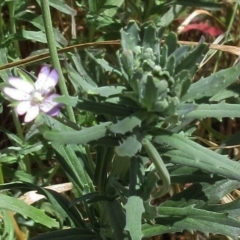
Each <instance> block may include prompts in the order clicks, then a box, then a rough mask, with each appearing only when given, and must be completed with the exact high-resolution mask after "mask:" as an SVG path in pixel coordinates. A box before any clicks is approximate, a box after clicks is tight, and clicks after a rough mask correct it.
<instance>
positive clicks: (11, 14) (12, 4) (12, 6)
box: [8, 1, 21, 58]
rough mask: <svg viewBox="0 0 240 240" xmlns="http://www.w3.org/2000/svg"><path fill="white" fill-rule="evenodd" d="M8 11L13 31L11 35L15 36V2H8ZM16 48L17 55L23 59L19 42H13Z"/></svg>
mask: <svg viewBox="0 0 240 240" xmlns="http://www.w3.org/2000/svg"><path fill="white" fill-rule="evenodd" d="M8 10H9V22H10V29H11V33H12V34H15V33H16V32H17V31H16V24H15V19H14V13H15V1H10V2H8ZM13 44H14V47H15V51H16V54H17V56H18V57H19V58H21V52H20V48H19V44H18V41H17V40H16V41H14V42H13Z"/></svg>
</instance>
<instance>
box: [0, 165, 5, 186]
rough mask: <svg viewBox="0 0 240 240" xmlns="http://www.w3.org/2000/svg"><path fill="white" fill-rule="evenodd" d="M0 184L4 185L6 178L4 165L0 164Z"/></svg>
mask: <svg viewBox="0 0 240 240" xmlns="http://www.w3.org/2000/svg"><path fill="white" fill-rule="evenodd" d="M0 184H4V177H3V171H2V164H1V163H0Z"/></svg>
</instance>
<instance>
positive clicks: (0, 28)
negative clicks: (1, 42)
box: [0, 5, 4, 39]
mask: <svg viewBox="0 0 240 240" xmlns="http://www.w3.org/2000/svg"><path fill="white" fill-rule="evenodd" d="M1 12H2V6H1V5H0V13H1ZM3 25H4V23H3V17H2V15H0V39H4V38H3Z"/></svg>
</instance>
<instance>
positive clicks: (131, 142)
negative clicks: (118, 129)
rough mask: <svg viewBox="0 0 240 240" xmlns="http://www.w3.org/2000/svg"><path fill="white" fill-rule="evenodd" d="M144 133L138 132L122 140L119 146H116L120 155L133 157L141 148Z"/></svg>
mask: <svg viewBox="0 0 240 240" xmlns="http://www.w3.org/2000/svg"><path fill="white" fill-rule="evenodd" d="M143 137H144V136H143V135H141V134H139V133H137V134H135V135H131V136H128V137H126V138H123V139H122V140H121V143H120V145H119V146H117V147H116V148H115V151H116V153H117V155H118V156H122V157H132V156H135V155H136V153H137V152H139V151H140V150H141V147H142V139H143Z"/></svg>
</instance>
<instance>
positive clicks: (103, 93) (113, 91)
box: [88, 86, 126, 98]
mask: <svg viewBox="0 0 240 240" xmlns="http://www.w3.org/2000/svg"><path fill="white" fill-rule="evenodd" d="M124 90H126V88H125V87H123V86H105V87H99V88H94V89H91V90H89V91H88V94H89V95H98V96H100V97H106V98H108V97H110V96H113V95H118V94H120V93H122V92H123V91H124Z"/></svg>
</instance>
